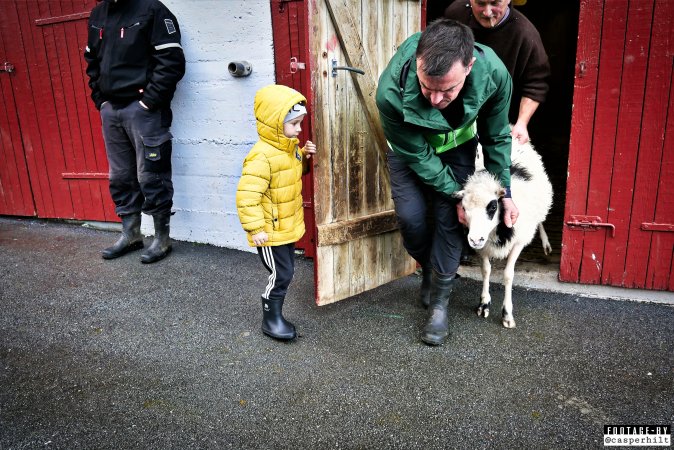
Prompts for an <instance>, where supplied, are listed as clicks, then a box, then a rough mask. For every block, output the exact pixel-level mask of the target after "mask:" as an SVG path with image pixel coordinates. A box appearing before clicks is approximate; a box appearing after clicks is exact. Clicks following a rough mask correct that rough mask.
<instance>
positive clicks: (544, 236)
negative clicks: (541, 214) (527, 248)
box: [538, 222, 552, 255]
mask: <svg viewBox="0 0 674 450" xmlns="http://www.w3.org/2000/svg"><path fill="white" fill-rule="evenodd" d="M538 235H539V236H540V237H541V242H542V243H543V252H545V254H546V255H549V254H550V253H552V245H550V240H549V239H548V233H546V232H545V228H543V222H541V223H539V224H538Z"/></svg>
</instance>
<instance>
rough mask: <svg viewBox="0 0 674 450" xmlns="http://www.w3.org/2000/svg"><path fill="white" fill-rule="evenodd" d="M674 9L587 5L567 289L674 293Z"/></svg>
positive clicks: (613, 0)
mask: <svg viewBox="0 0 674 450" xmlns="http://www.w3.org/2000/svg"><path fill="white" fill-rule="evenodd" d="M673 16H674V1H671V0H581V8H580V23H579V36H578V52H577V63H576V82H575V91H574V109H573V117H572V132H571V143H570V150H569V166H568V181H567V197H566V207H565V218H564V221H565V225H564V232H563V242H562V262H561V266H560V279H561V280H562V281H571V282H580V283H587V284H605V285H613V286H624V287H637V288H647V289H658V290H670V291H671V290H674V276H673V275H674V199H673V195H674V188H673V187H672V186H674V184H673V183H672V179H671V178H672V174H674V106H673V105H674V71H673V67H674V64H673V57H674V31H673V29H674V28H673V27H672V25H671V17H673Z"/></svg>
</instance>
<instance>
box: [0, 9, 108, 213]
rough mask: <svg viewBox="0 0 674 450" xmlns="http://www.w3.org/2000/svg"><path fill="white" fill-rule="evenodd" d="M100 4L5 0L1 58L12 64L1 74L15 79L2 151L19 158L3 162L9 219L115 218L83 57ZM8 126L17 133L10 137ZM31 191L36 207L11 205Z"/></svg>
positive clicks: (0, 11) (7, 102)
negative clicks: (89, 22)
mask: <svg viewBox="0 0 674 450" xmlns="http://www.w3.org/2000/svg"><path fill="white" fill-rule="evenodd" d="M95 4H96V2H95V0H61V1H58V2H46V1H39V0H3V1H1V2H0V42H2V50H0V51H2V52H3V54H2V55H0V56H2V57H3V58H5V60H7V61H9V62H10V63H11V64H12V65H13V72H12V73H11V74H9V77H7V74H6V73H0V76H1V77H2V78H9V79H10V85H9V86H8V85H7V82H6V81H7V80H6V79H5V80H3V81H2V83H3V84H2V88H3V99H4V100H3V103H4V106H5V107H6V111H5V113H6V114H5V117H3V118H1V119H0V122H1V123H2V125H3V136H2V139H3V144H2V145H3V147H2V151H3V152H4V153H3V156H4V154H5V153H7V149H8V148H11V149H12V154H13V155H14V158H13V159H9V158H3V164H2V167H3V168H2V171H1V173H2V177H3V178H2V179H1V180H2V182H3V189H2V191H0V197H2V201H3V204H5V205H8V207H7V208H6V209H3V211H2V213H3V214H15V215H25V214H27V213H28V214H29V215H33V214H35V215H37V216H38V217H44V218H68V219H81V220H105V221H112V220H117V217H116V216H115V214H114V205H113V204H112V201H111V200H110V195H109V193H108V187H107V173H108V167H107V159H106V156H105V148H104V145H103V139H102V137H101V125H100V117H99V116H98V112H97V111H96V110H95V108H93V105H92V104H91V102H90V101H89V88H88V86H87V81H86V75H85V65H84V61H83V57H82V55H83V52H84V46H85V45H86V36H87V22H86V19H87V17H88V15H89V11H90V10H91V8H92V7H93V6H94V5H95ZM3 62H4V61H3ZM1 63H2V62H0V64H1ZM7 89H10V91H11V94H12V95H8V94H7V93H6V92H8V91H7ZM12 98H13V101H12V100H11V99H12ZM5 122H6V123H7V127H8V128H7V130H10V129H11V131H7V132H6V131H5V128H4V127H5ZM6 136H9V137H6ZM20 153H23V154H22V155H20ZM10 173H12V174H20V176H19V175H17V176H15V177H14V179H19V180H21V181H20V182H16V181H14V182H10V183H8V184H9V186H5V177H9V175H7V174H10ZM26 180H27V181H26ZM26 183H28V185H29V186H30V189H29V190H28V189H27V188H26ZM8 187H9V190H8ZM27 192H30V193H31V194H32V199H30V201H27V203H28V204H30V202H32V203H33V204H34V207H32V209H31V208H26V207H25V206H24V207H22V208H20V207H18V206H11V204H12V203H10V202H9V201H7V199H8V198H19V197H21V198H24V197H25V196H26V195H27ZM19 194H20V195H19ZM24 203H26V201H24Z"/></svg>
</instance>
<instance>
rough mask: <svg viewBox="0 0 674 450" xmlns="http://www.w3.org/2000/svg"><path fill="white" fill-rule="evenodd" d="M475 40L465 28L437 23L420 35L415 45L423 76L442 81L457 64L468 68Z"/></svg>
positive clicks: (445, 21) (447, 22)
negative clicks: (440, 78)
mask: <svg viewBox="0 0 674 450" xmlns="http://www.w3.org/2000/svg"><path fill="white" fill-rule="evenodd" d="M474 47H475V38H474V37H473V31H472V30H471V29H470V28H468V27H467V26H466V25H464V24H462V23H459V22H457V21H456V20H451V19H437V20H434V21H433V22H431V24H430V25H428V27H426V30H424V32H423V33H421V38H420V39H419V43H418V44H417V53H416V57H417V59H421V60H422V61H423V67H420V69H421V70H423V72H424V73H425V74H426V75H428V76H429V77H441V76H443V75H445V74H446V73H447V72H449V70H450V69H451V68H452V66H453V65H454V63H456V62H457V61H460V62H461V64H463V65H464V66H465V67H468V65H469V64H470V61H471V60H472V58H473V48H474Z"/></svg>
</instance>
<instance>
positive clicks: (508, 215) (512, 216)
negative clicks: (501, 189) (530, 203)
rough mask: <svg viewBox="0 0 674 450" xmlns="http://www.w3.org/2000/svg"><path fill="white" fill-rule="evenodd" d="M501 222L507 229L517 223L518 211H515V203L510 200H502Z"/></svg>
mask: <svg viewBox="0 0 674 450" xmlns="http://www.w3.org/2000/svg"><path fill="white" fill-rule="evenodd" d="M503 209H504V211H503V222H504V223H505V225H506V226H507V227H508V228H512V227H513V225H515V222H517V218H518V217H519V216H520V210H519V209H517V206H516V205H515V202H514V201H513V199H512V198H504V199H503Z"/></svg>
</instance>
